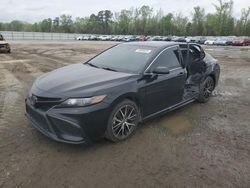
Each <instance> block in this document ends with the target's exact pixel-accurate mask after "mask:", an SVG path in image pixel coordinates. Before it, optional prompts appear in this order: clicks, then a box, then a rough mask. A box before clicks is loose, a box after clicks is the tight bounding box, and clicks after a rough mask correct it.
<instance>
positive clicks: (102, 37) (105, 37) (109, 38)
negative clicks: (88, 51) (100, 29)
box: [98, 35, 111, 41]
mask: <svg viewBox="0 0 250 188" xmlns="http://www.w3.org/2000/svg"><path fill="white" fill-rule="evenodd" d="M98 40H101V41H107V40H111V36H108V35H100V36H99V37H98Z"/></svg>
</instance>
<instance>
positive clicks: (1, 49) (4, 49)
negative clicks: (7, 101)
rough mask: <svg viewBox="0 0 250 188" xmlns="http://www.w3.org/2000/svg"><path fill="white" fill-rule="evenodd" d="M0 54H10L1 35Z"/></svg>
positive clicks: (6, 43) (7, 45)
mask: <svg viewBox="0 0 250 188" xmlns="http://www.w3.org/2000/svg"><path fill="white" fill-rule="evenodd" d="M0 52H5V53H6V52H7V53H10V52H11V49H10V45H9V43H8V42H6V41H5V39H4V37H3V35H1V34H0Z"/></svg>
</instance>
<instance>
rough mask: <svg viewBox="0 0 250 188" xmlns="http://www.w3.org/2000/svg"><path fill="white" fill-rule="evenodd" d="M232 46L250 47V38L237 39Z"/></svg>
mask: <svg viewBox="0 0 250 188" xmlns="http://www.w3.org/2000/svg"><path fill="white" fill-rule="evenodd" d="M232 45H233V46H248V45H250V38H247V37H241V38H238V39H235V40H233V42H232Z"/></svg>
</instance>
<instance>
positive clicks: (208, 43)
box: [204, 37, 216, 45]
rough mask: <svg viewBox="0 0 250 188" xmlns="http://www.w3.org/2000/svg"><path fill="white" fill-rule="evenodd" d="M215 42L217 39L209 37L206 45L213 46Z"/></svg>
mask: <svg viewBox="0 0 250 188" xmlns="http://www.w3.org/2000/svg"><path fill="white" fill-rule="evenodd" d="M215 41H216V38H215V37H207V40H206V41H205V42H204V44H206V45H213V44H214V42H215Z"/></svg>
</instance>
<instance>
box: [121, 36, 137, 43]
mask: <svg viewBox="0 0 250 188" xmlns="http://www.w3.org/2000/svg"><path fill="white" fill-rule="evenodd" d="M123 41H124V42H131V41H136V38H135V36H125V37H124V38H123Z"/></svg>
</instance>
